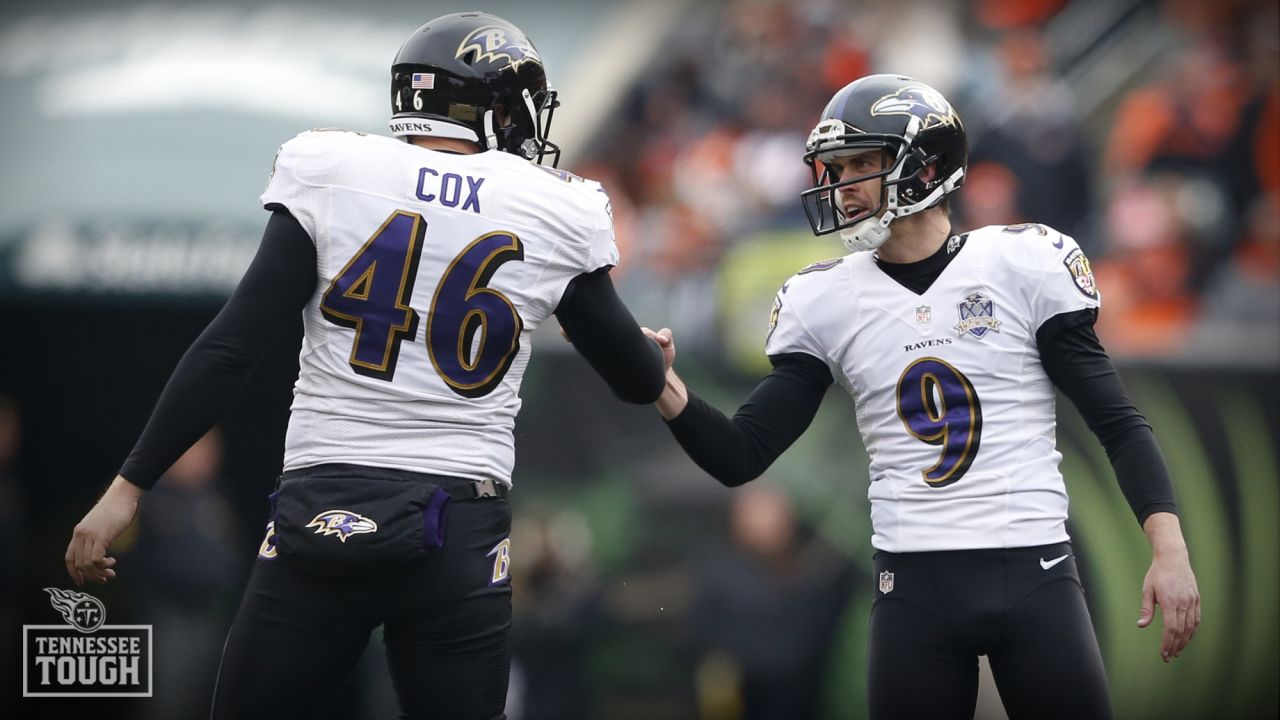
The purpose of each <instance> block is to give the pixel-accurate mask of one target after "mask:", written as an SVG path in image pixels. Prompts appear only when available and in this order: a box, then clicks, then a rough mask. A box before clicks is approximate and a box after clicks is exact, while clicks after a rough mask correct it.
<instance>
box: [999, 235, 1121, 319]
mask: <svg viewBox="0 0 1280 720" xmlns="http://www.w3.org/2000/svg"><path fill="white" fill-rule="evenodd" d="M1010 227H1011V228H1014V229H1015V230H1017V229H1020V228H1024V227H1025V228H1028V230H1027V231H1026V232H1031V233H1036V234H1043V235H1044V236H1046V237H1045V240H1046V241H1041V242H1037V240H1039V238H1034V239H1033V238H1027V239H1025V240H1024V239H1013V238H1011V239H1010V240H1011V242H1012V243H1013V244H1014V245H1016V250H1015V251H1014V252H1011V253H1010V256H1011V260H1012V261H1013V262H1015V263H1017V264H1019V265H1022V270H1024V271H1025V272H1027V273H1029V274H1030V275H1032V276H1033V277H1035V278H1037V280H1038V282H1036V283H1034V284H1033V285H1032V286H1031V287H1033V288H1034V291H1033V292H1034V294H1033V295H1032V296H1031V297H1030V299H1029V305H1028V307H1029V310H1030V318H1029V319H1030V321H1031V326H1032V328H1033V329H1035V328H1039V327H1040V326H1041V325H1043V324H1044V323H1045V321H1046V320H1048V319H1049V318H1051V317H1053V316H1054V315H1061V314H1062V313H1067V312H1073V311H1076V310H1088V309H1091V308H1097V307H1099V306H1100V305H1101V303H1102V296H1101V295H1100V294H1099V292H1098V285H1097V282H1096V281H1095V280H1094V277H1093V269H1092V268H1091V267H1090V265H1089V258H1087V257H1086V256H1085V254H1084V251H1083V250H1081V249H1080V246H1079V245H1078V244H1076V241H1075V240H1073V239H1072V238H1071V237H1070V236H1067V235H1064V234H1062V233H1060V232H1058V231H1057V230H1054V229H1053V228H1051V227H1048V226H1045V225H1013V226H1010ZM1006 232H1007V230H1006Z"/></svg>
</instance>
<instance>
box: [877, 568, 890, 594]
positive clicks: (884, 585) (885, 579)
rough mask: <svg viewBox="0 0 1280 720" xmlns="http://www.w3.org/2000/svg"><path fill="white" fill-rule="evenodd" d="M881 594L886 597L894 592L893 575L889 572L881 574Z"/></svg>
mask: <svg viewBox="0 0 1280 720" xmlns="http://www.w3.org/2000/svg"><path fill="white" fill-rule="evenodd" d="M880 592H882V593H884V594H885V595H888V594H889V593H891V592H893V573H891V572H889V571H888V570H885V571H884V572H882V573H880Z"/></svg>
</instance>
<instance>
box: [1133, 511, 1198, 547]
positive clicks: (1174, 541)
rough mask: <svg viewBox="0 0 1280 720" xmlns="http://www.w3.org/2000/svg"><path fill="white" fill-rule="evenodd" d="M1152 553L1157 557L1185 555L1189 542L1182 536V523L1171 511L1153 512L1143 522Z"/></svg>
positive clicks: (1143, 528)
mask: <svg viewBox="0 0 1280 720" xmlns="http://www.w3.org/2000/svg"><path fill="white" fill-rule="evenodd" d="M1142 531H1143V532H1144V533H1146V536H1147V541H1148V542H1150V543H1151V554H1152V555H1154V556H1156V557H1185V556H1186V555H1187V542H1186V540H1185V539H1184V538H1183V537H1182V523H1181V522H1180V521H1179V520H1178V516H1177V515H1174V514H1173V513H1170V512H1157V513H1152V514H1151V515H1150V516H1148V517H1147V521H1146V522H1144V523H1143V524H1142Z"/></svg>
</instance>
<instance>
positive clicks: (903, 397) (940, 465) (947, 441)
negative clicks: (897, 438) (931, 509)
mask: <svg viewBox="0 0 1280 720" xmlns="http://www.w3.org/2000/svg"><path fill="white" fill-rule="evenodd" d="M898 417H900V418H902V424H903V425H905V426H906V427H907V432H909V433H911V434H912V435H913V436H914V437H916V438H918V439H920V440H923V441H924V442H927V443H929V444H930V445H940V446H942V456H941V457H939V458H938V462H936V463H934V465H933V467H931V468H929V469H927V470H923V471H921V475H923V476H924V481H925V482H926V483H928V484H929V485H930V486H932V487H945V486H947V485H950V484H951V483H953V482H955V481H957V480H959V479H960V478H962V477H964V474H965V473H966V472H967V471H968V470H969V466H970V465H972V464H973V459H974V458H975V457H977V455H978V445H979V442H980V441H981V439H982V406H981V404H979V402H978V394H977V393H976V392H975V391H974V389H973V383H971V382H969V378H967V377H965V376H964V374H963V373H961V372H960V371H959V370H957V369H955V368H954V367H952V366H951V365H949V364H948V363H947V362H945V361H943V360H939V359H938V358H932V357H926V358H920V359H919V360H917V361H915V362H913V363H911V364H910V365H908V366H907V369H906V370H903V371H902V377H900V378H898Z"/></svg>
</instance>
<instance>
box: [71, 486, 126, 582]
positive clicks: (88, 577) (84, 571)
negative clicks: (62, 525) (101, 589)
mask: <svg viewBox="0 0 1280 720" xmlns="http://www.w3.org/2000/svg"><path fill="white" fill-rule="evenodd" d="M142 492H143V491H142V489H141V488H139V487H138V486H137V485H134V484H133V483H131V482H129V481H128V480H125V479H124V478H123V477H121V476H119V475H117V476H116V479H115V481H113V482H112V483H111V486H110V487H108V488H107V491H106V492H105V493H103V495H102V498H101V499H99V500H98V502H97V504H95V505H94V506H93V508H92V509H91V510H89V512H88V513H87V514H86V515H85V516H84V518H83V519H82V520H81V521H80V522H79V523H77V524H76V527H75V530H73V531H72V533H71V543H70V544H68V545H67V554H66V557H65V558H64V560H65V561H66V563H67V574H68V575H70V576H71V579H72V581H74V582H75V584H76V585H84V583H85V582H86V581H88V582H95V583H98V584H102V583H105V582H107V581H108V580H110V579H111V578H113V577H115V576H116V571H115V570H114V569H113V568H114V567H115V564H116V559H115V558H113V557H108V556H107V550H108V549H109V548H110V547H111V544H112V543H113V542H115V541H116V538H118V537H120V533H122V532H124V530H125V528H127V527H129V523H131V522H133V517H134V515H136V514H137V512H138V499H139V498H140V497H141V496H142Z"/></svg>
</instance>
